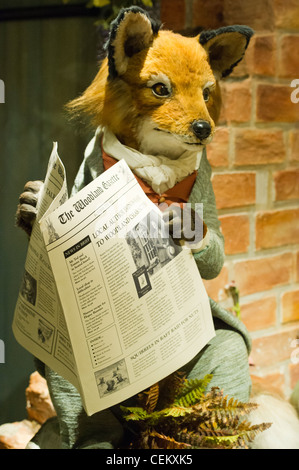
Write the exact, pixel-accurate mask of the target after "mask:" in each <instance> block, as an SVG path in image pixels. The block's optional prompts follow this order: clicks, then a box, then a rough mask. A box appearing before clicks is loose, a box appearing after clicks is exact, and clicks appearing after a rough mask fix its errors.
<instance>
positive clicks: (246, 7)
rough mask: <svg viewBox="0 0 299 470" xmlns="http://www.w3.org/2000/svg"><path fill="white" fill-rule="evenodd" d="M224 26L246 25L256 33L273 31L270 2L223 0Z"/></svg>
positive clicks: (261, 0)
mask: <svg viewBox="0 0 299 470" xmlns="http://www.w3.org/2000/svg"><path fill="white" fill-rule="evenodd" d="M223 13H224V20H225V24H246V25H248V26H251V28H253V29H254V30H256V31H260V30H264V29H266V30H271V29H273V9H272V2H271V0H259V1H258V2H256V1H255V2H244V0H224V10H223Z"/></svg>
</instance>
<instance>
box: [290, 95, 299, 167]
mask: <svg viewBox="0 0 299 470" xmlns="http://www.w3.org/2000/svg"><path fill="white" fill-rule="evenodd" d="M298 106H299V104H298ZM290 146H291V161H292V162H299V131H295V130H294V131H291V132H290Z"/></svg>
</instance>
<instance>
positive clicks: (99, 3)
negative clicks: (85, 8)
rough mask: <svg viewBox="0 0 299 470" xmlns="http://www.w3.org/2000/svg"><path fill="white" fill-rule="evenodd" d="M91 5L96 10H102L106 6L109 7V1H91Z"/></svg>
mask: <svg viewBox="0 0 299 470" xmlns="http://www.w3.org/2000/svg"><path fill="white" fill-rule="evenodd" d="M91 3H92V5H93V6H94V7H97V8H103V7H105V6H106V5H110V3H111V2H110V0H92V2H91Z"/></svg>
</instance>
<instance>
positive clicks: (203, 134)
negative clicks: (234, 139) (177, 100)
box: [191, 120, 211, 140]
mask: <svg viewBox="0 0 299 470" xmlns="http://www.w3.org/2000/svg"><path fill="white" fill-rule="evenodd" d="M191 127H192V130H193V132H194V134H195V135H196V137H198V138H199V139H202V140H203V139H206V138H207V137H209V135H210V134H211V124H210V123H209V122H208V121H203V120H200V121H193V122H192V124H191Z"/></svg>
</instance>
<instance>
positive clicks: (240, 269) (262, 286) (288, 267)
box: [234, 253, 293, 296]
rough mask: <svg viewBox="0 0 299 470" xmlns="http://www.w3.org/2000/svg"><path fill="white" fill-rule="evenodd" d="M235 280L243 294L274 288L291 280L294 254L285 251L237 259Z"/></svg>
mask: <svg viewBox="0 0 299 470" xmlns="http://www.w3.org/2000/svg"><path fill="white" fill-rule="evenodd" d="M234 268H235V276H234V278H235V281H236V284H237V286H238V287H239V290H240V294H241V296H243V295H248V294H253V293H254V292H261V291H266V290H269V289H272V288H274V287H276V286H281V285H285V284H288V283H290V282H291V279H292V274H293V256H292V254H291V253H283V254H281V255H277V256H267V257H263V258H255V259H250V260H243V261H236V262H235V265H234Z"/></svg>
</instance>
